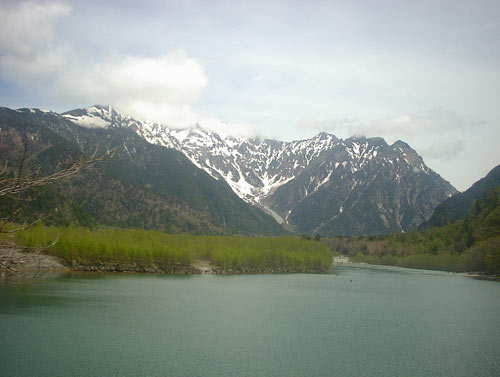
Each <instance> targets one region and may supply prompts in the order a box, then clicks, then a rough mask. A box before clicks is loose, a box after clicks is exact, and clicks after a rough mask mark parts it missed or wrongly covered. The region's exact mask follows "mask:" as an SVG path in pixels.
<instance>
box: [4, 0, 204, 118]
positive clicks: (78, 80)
mask: <svg viewBox="0 0 500 377" xmlns="http://www.w3.org/2000/svg"><path fill="white" fill-rule="evenodd" d="M70 13H71V7H70V6H69V5H68V4H67V3H65V2H60V1H53V2H47V3H41V2H22V3H18V4H4V5H0V20H1V22H0V51H1V52H2V54H3V56H2V59H1V60H0V75H1V77H2V78H3V79H5V80H9V81H13V82H15V83H18V84H22V85H24V86H25V87H29V88H31V89H32V88H35V89H36V90H38V91H39V92H41V94H43V95H46V96H50V97H52V98H55V99H59V100H71V101H77V102H83V103H95V102H98V103H109V104H113V105H114V106H116V107H117V108H118V109H121V110H123V111H126V112H127V113H129V114H131V115H134V116H139V117H142V118H147V119H150V120H154V121H165V120H167V119H168V120H169V122H171V123H173V124H174V125H178V126H186V125H189V124H192V123H193V122H195V121H196V120H197V116H196V115H195V114H194V113H193V111H192V109H191V106H192V105H193V103H195V102H196V100H197V99H198V96H199V93H200V91H201V90H202V89H203V88H204V87H205V86H206V85H207V76H206V74H205V72H204V69H203V66H202V65H201V63H200V62H198V61H197V60H196V59H194V58H192V57H189V56H188V55H187V54H186V52H184V51H183V50H182V49H178V50H176V51H173V52H172V53H170V54H166V55H160V56H133V55H121V54H113V53H110V54H108V55H106V56H91V54H90V53H89V52H87V51H81V50H79V49H78V48H77V46H75V45H72V44H70V43H68V42H67V41H65V40H64V37H62V36H60V35H59V34H58V33H56V29H57V24H58V22H59V21H60V20H61V19H63V18H64V17H66V16H68V15H69V14H70Z"/></svg>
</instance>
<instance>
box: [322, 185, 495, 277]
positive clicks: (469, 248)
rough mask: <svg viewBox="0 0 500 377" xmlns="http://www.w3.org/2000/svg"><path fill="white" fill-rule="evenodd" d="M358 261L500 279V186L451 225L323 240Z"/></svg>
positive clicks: (338, 251)
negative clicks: (477, 273)
mask: <svg viewBox="0 0 500 377" xmlns="http://www.w3.org/2000/svg"><path fill="white" fill-rule="evenodd" d="M323 242H325V243H326V244H328V245H329V246H330V248H332V249H333V250H334V251H335V252H336V253H339V254H343V255H349V256H350V257H351V259H352V261H354V262H366V263H371V264H386V265H396V266H401V267H410V268H423V269H434V270H444V271H456V272H462V271H468V272H483V273H487V274H492V275H500V186H496V187H493V188H491V189H490V190H489V191H488V192H487V193H486V194H485V195H484V196H483V197H481V198H480V199H478V200H476V201H475V202H474V204H473V205H472V208H471V210H470V212H469V213H468V215H467V216H466V217H465V218H463V219H461V220H459V221H457V222H455V223H453V224H450V225H447V226H444V227H434V228H428V229H425V230H423V231H414V232H410V233H401V234H391V235H387V236H374V237H358V238H343V237H336V238H331V239H328V240H324V241H323Z"/></svg>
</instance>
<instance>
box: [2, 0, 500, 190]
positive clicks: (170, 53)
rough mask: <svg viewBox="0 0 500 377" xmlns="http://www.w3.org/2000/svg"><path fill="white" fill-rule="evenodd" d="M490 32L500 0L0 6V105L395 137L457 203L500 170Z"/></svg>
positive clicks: (298, 134) (297, 132)
mask: <svg viewBox="0 0 500 377" xmlns="http://www.w3.org/2000/svg"><path fill="white" fill-rule="evenodd" d="M498 20H500V2H498V1H496V0H495V1H482V0H475V1H472V0H467V1H461V0H450V1H436V0H434V1H425V0H421V1H395V0H394V1H393V0H388V1H381V0H378V1H355V0H351V1H318V0H316V1H291V0H287V1H284V0H283V1H272V0H268V1H206V0H205V1H201V0H200V1H197V0H184V1H180V0H177V1H176V0H172V1H109V0H108V1H106V0H101V1H91V0H86V1H69V0H68V1H64V0H59V1H35V2H21V1H10V0H0V54H1V56H0V86H1V89H2V90H1V91H0V105H1V106H9V107H25V106H33V107H43V108H50V109H53V110H56V111H64V110H68V109H71V108H75V107H82V106H87V105H91V104H94V103H106V104H111V105H113V106H116V107H117V108H118V109H119V110H121V111H123V112H125V113H129V114H131V115H135V116H139V117H142V118H151V119H153V120H157V121H162V122H164V123H167V124H169V125H172V126H178V127H181V126H185V125H188V124H191V123H193V122H196V121H201V122H204V123H205V124H216V123H217V127H219V128H220V127H221V124H220V123H218V122H217V121H216V120H217V119H218V120H222V121H225V122H227V123H228V126H227V127H229V128H230V130H229V131H228V132H233V133H239V134H242V133H243V134H251V133H257V134H260V135H262V136H265V137H272V138H278V139H286V140H291V139H299V138H307V137H311V136H313V135H314V134H316V133H317V132H319V131H328V132H331V133H334V134H336V135H337V136H340V137H349V136H351V135H352V134H364V135H367V136H382V137H385V138H386V139H387V140H388V141H389V142H393V141H395V140H397V139H402V140H405V141H406V142H408V143H409V144H410V145H411V146H412V147H414V148H415V149H416V150H417V151H418V152H419V153H420V154H421V155H422V156H423V157H424V159H425V161H426V162H427V163H428V164H429V166H431V167H432V168H433V169H435V170H436V171H437V172H438V173H440V174H441V175H442V176H443V177H444V178H446V179H448V180H450V181H451V183H452V184H454V185H455V186H456V187H457V188H458V189H460V190H463V189H465V188H467V187H468V186H469V185H470V184H472V183H473V182H474V181H475V180H477V179H478V178H480V177H481V176H483V175H484V174H486V172H487V171H489V170H490V169H491V168H493V167H494V166H495V165H497V164H499V163H500V153H499V151H498V147H497V144H498V141H499V140H500V106H499V105H500V70H499V69H498V67H500V22H499V21H498ZM217 127H216V128H217ZM224 127H226V126H224Z"/></svg>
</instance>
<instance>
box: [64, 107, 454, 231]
mask: <svg viewBox="0 0 500 377" xmlns="http://www.w3.org/2000/svg"><path fill="white" fill-rule="evenodd" d="M64 116H65V117H66V118H67V119H69V120H71V121H73V122H74V123H76V124H79V125H81V126H84V127H125V128H130V129H132V130H134V131H135V132H136V133H137V134H139V135H140V136H142V137H143V138H144V139H146V140H147V141H149V142H150V143H152V144H157V145H163V146H165V147H169V148H175V149H177V150H179V151H182V152H183V153H184V154H185V155H186V156H187V157H188V158H189V159H190V160H191V161H192V162H193V163H194V164H195V165H196V166H198V167H199V168H201V169H203V170H205V171H206V172H207V173H208V174H210V175H211V176H212V177H214V178H216V179H224V180H225V181H226V182H227V183H228V184H229V186H230V187H231V188H232V189H233V191H234V192H235V193H236V194H238V196H240V197H241V198H242V199H244V200H245V201H247V202H249V203H252V204H254V205H257V206H259V207H261V208H263V209H264V210H266V211H267V212H269V213H271V214H272V215H273V216H274V217H275V219H276V220H278V221H279V222H280V223H286V224H289V225H291V226H292V227H295V228H296V229H297V230H299V231H302V232H308V233H309V232H310V233H313V232H322V233H324V234H364V233H382V232H387V231H393V230H403V231H406V230H409V229H412V228H415V227H416V226H418V225H419V224H420V223H421V222H423V221H425V220H426V219H428V218H429V217H430V216H431V214H432V210H433V209H434V207H435V206H436V205H437V204H439V203H440V202H441V201H443V200H444V199H446V198H447V197H449V196H450V195H452V194H454V193H456V190H455V189H454V188H453V187H452V186H451V185H450V184H449V183H448V182H446V181H445V180H443V179H442V178H441V177H440V176H439V175H437V174H436V173H434V172H433V171H432V170H431V169H429V168H428V167H427V166H426V165H425V164H424V162H423V160H422V158H421V157H420V156H419V155H418V154H417V153H416V152H415V151H414V150H413V149H411V148H410V147H409V146H408V145H407V144H406V143H404V142H402V141H397V142H395V143H394V144H392V145H388V144H387V143H386V142H385V141H384V140H383V139H381V138H349V139H345V140H344V139H339V138H337V137H335V136H334V135H331V134H327V133H320V134H318V135H317V136H315V137H313V138H311V139H307V140H300V141H291V142H284V141H276V140H268V139H260V138H251V139H246V138H241V137H232V136H227V137H221V136H219V135H218V134H217V133H215V132H211V131H209V130H207V129H205V128H203V125H196V126H194V127H192V128H188V129H184V130H176V129H173V128H169V127H167V126H165V125H160V124H156V123H151V122H145V121H141V120H138V119H133V118H131V117H128V116H124V115H122V114H120V113H118V112H116V111H115V110H114V109H113V108H111V107H103V106H93V107H90V108H86V109H79V110H74V111H70V112H68V113H65V114H64ZM372 196H373V197H372ZM367 214H369V216H368V217H367ZM374 224H375V225H374Z"/></svg>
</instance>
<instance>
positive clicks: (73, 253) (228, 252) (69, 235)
mask: <svg viewBox="0 0 500 377" xmlns="http://www.w3.org/2000/svg"><path fill="white" fill-rule="evenodd" d="M56 240H57V242H55V243H54V241H56ZM16 242H17V243H18V244H20V245H25V246H33V247H48V246H49V245H51V244H53V243H54V244H53V245H52V246H50V247H49V248H48V249H47V252H48V253H50V254H53V255H55V256H58V257H60V258H63V259H65V260H67V261H71V260H76V261H86V262H90V263H92V262H113V263H138V264H144V265H151V264H159V265H169V264H180V265H189V264H191V263H192V262H193V261H194V260H195V259H206V260H211V261H212V262H213V263H214V264H215V265H217V266H219V267H221V268H225V269H228V268H244V269H290V270H295V271H296V270H314V271H320V270H328V269H329V268H330V266H331V259H332V254H331V251H330V250H329V248H328V247H327V246H325V245H323V244H321V243H319V242H315V241H308V240H303V239H300V238H297V237H239V236H193V235H186V234H165V233H162V232H159V231H151V230H147V231H146V230H139V229H101V230H97V231H91V230H89V229H86V228H81V227H73V226H72V227H68V228H62V227H45V226H41V225H40V226H36V227H34V228H31V229H28V230H25V231H22V232H18V233H17V234H16Z"/></svg>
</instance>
